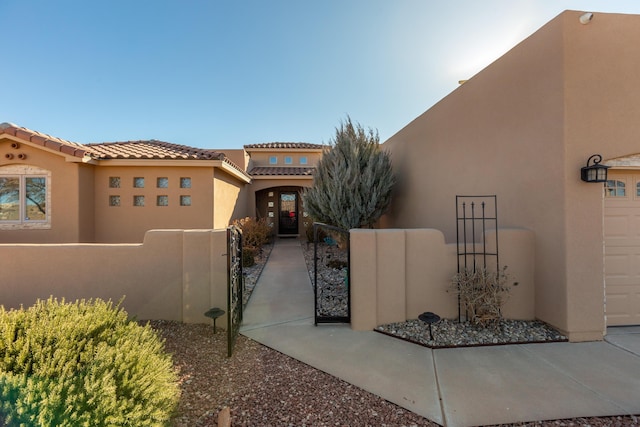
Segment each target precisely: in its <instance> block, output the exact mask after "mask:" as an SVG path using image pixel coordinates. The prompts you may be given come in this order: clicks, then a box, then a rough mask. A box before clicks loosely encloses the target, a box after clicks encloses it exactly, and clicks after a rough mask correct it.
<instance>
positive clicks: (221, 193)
mask: <svg viewBox="0 0 640 427" xmlns="http://www.w3.org/2000/svg"><path fill="white" fill-rule="evenodd" d="M247 186H248V185H240V184H238V181H237V180H235V179H233V178H231V177H230V176H229V175H228V174H227V173H225V172H223V171H221V170H215V171H214V179H213V208H212V211H213V228H224V227H226V226H228V225H229V224H230V223H231V222H232V221H233V220H234V219H239V218H244V217H246V216H247V209H246V189H245V187H247Z"/></svg>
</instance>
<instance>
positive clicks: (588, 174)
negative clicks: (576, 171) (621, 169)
mask: <svg viewBox="0 0 640 427" xmlns="http://www.w3.org/2000/svg"><path fill="white" fill-rule="evenodd" d="M592 160H593V162H591V161H592ZM601 161H602V156H601V155H600V154H594V155H593V156H591V157H589V159H588V160H587V166H585V167H583V168H582V169H580V177H581V178H582V180H583V181H584V182H607V169H609V167H610V166H605V165H601V164H600V162H601ZM589 163H592V164H591V165H589Z"/></svg>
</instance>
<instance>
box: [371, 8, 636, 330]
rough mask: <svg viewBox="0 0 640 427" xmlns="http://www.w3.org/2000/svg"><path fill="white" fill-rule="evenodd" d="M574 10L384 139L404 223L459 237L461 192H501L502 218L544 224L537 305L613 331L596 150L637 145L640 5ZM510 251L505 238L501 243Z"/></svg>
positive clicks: (607, 153)
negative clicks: (616, 10)
mask: <svg viewBox="0 0 640 427" xmlns="http://www.w3.org/2000/svg"><path fill="white" fill-rule="evenodd" d="M579 16H580V13H579V12H565V13H563V14H561V15H560V16H559V17H557V18H556V19H554V20H552V21H551V22H550V23H548V24H547V25H545V26H544V27H543V28H542V29H541V30H539V31H538V32H536V33H535V34H533V35H532V36H531V37H529V38H528V39H526V40H524V41H523V42H522V43H521V44H519V45H518V46H516V47H515V48H514V49H512V50H511V51H510V52H508V53H507V54H505V55H504V56H503V57H501V58H500V59H498V60H497V61H496V62H494V63H493V64H491V65H490V66H489V67H487V68H486V69H485V70H483V71H481V72H480V73H479V74H477V75H476V76H474V77H473V78H471V79H470V80H469V81H468V82H467V83H465V84H463V85H462V86H460V87H459V88H458V89H456V90H455V91H454V92H453V93H451V94H450V95H449V96H447V97H446V98H444V99H443V100H442V101H440V102H439V103H438V104H436V105H435V106H434V107H433V108H431V109H430V110H428V111H427V112H425V113H424V114H422V115H421V116H420V117H418V118H417V119H415V120H414V121H413V122H411V123H410V124H408V125H407V126H406V127H405V128H403V129H402V130H400V131H399V132H398V133H397V134H396V135H394V136H392V137H391V138H390V139H389V140H388V141H387V142H385V143H384V144H383V146H384V148H386V149H388V150H390V151H391V153H392V160H393V164H394V167H395V168H396V170H397V171H398V173H399V185H398V191H397V194H396V197H395V199H394V205H393V209H392V211H391V213H390V215H389V216H388V217H387V218H386V220H385V221H386V223H388V224H390V225H391V226H394V227H402V228H408V227H434V228H438V229H442V230H443V232H444V235H445V238H446V240H447V242H453V241H455V224H456V223H455V195H479V194H496V195H497V199H498V215H499V225H500V226H501V227H526V228H528V229H530V230H532V231H534V233H535V235H536V239H535V242H536V246H535V259H536V263H535V265H536V269H535V280H536V316H537V317H538V318H540V319H541V320H544V321H546V322H548V323H550V324H552V325H554V326H556V327H557V328H559V329H561V330H562V331H564V332H566V333H568V334H569V335H570V339H572V340H583V339H584V340H588V339H602V336H603V333H604V329H605V323H604V314H603V305H604V304H603V298H604V297H603V296H604V289H603V260H602V258H603V254H602V246H603V245H602V217H603V213H602V185H601V184H600V185H596V184H586V183H584V182H582V181H580V178H579V172H580V167H582V166H584V164H585V162H586V160H587V158H588V157H589V156H590V155H591V154H594V153H601V154H602V155H603V156H604V157H605V158H610V157H615V156H621V155H624V154H628V153H631V152H634V150H635V151H637V149H635V148H634V144H636V146H637V143H636V142H635V141H634V136H636V137H637V135H638V134H639V131H640V129H639V128H640V108H639V107H638V103H637V99H638V96H639V95H640V93H639V92H640V87H639V86H638V85H636V84H634V81H633V77H632V76H633V75H635V73H636V72H637V70H638V69H640V46H638V44H636V43H632V42H631V41H632V40H637V39H638V37H640V17H639V16H624V15H614V14H611V15H607V14H599V13H596V14H595V16H594V18H593V20H592V22H591V23H590V24H588V25H582V24H580V23H579V21H578V18H579ZM501 252H502V250H501Z"/></svg>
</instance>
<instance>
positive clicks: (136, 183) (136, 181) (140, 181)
mask: <svg viewBox="0 0 640 427" xmlns="http://www.w3.org/2000/svg"><path fill="white" fill-rule="evenodd" d="M133 188H144V178H142V177H136V178H133Z"/></svg>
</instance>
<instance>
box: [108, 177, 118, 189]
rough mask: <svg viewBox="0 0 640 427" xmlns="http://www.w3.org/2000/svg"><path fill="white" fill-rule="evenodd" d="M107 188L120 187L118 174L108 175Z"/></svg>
mask: <svg viewBox="0 0 640 427" xmlns="http://www.w3.org/2000/svg"><path fill="white" fill-rule="evenodd" d="M109 188H120V177H119V176H110V177H109Z"/></svg>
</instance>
